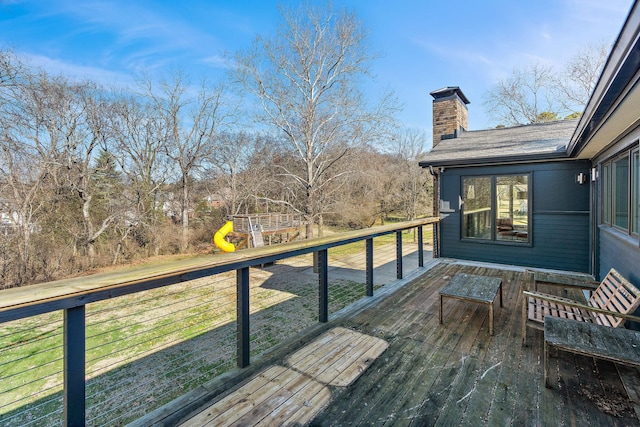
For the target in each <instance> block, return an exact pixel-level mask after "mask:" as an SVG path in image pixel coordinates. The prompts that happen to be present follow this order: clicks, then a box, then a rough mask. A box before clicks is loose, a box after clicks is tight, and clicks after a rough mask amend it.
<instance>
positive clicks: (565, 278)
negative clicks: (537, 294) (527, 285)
mask: <svg viewBox="0 0 640 427" xmlns="http://www.w3.org/2000/svg"><path fill="white" fill-rule="evenodd" d="M527 272H528V273H529V274H531V276H532V283H533V290H534V291H536V290H537V289H538V283H544V284H545V285H551V286H560V287H563V288H573V289H584V290H588V291H594V290H596V289H597V288H598V286H600V282H596V281H595V280H593V277H592V276H588V275H586V274H560V273H550V272H545V271H537V270H527Z"/></svg>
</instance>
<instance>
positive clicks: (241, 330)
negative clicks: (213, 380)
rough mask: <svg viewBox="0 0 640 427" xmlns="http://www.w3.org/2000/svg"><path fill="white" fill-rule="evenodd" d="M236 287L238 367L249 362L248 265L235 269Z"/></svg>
mask: <svg viewBox="0 0 640 427" xmlns="http://www.w3.org/2000/svg"><path fill="white" fill-rule="evenodd" d="M236 288H237V291H236V292H237V298H236V299H237V314H236V316H237V322H236V323H237V326H238V333H237V340H238V342H237V352H238V360H237V363H238V368H246V367H247V366H249V363H250V348H249V267H244V268H240V269H238V270H236Z"/></svg>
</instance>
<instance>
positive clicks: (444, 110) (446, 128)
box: [429, 86, 469, 147]
mask: <svg viewBox="0 0 640 427" xmlns="http://www.w3.org/2000/svg"><path fill="white" fill-rule="evenodd" d="M429 95H431V96H433V146H434V147H435V146H436V145H438V143H439V142H440V141H442V140H443V139H451V138H456V137H457V136H458V134H459V132H461V131H465V130H467V128H468V127H469V112H468V110H467V104H468V103H469V100H468V99H467V97H466V96H464V93H462V91H461V90H460V88H459V87H457V86H447V87H444V88H442V89H438V90H434V91H433V92H431V93H430V94H429Z"/></svg>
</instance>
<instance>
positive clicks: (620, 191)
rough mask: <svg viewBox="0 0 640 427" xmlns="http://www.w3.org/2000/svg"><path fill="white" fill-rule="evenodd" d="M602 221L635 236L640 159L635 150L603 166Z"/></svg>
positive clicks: (636, 231) (622, 154) (639, 203)
mask: <svg viewBox="0 0 640 427" xmlns="http://www.w3.org/2000/svg"><path fill="white" fill-rule="evenodd" d="M601 170H602V222H603V223H605V224H608V225H611V226H613V227H616V228H618V229H620V230H623V231H625V232H627V233H629V234H638V231H639V230H638V226H639V224H638V218H639V214H640V212H639V205H640V181H639V180H640V156H639V152H638V149H637V148H636V149H633V150H630V151H626V152H624V153H621V154H620V155H619V156H617V157H615V158H614V159H612V160H610V161H607V162H605V163H603V164H602V168H601Z"/></svg>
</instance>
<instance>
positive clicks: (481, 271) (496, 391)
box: [183, 261, 640, 426]
mask: <svg viewBox="0 0 640 427" xmlns="http://www.w3.org/2000/svg"><path fill="white" fill-rule="evenodd" d="M458 272H463V273H467V274H477V275H486V276H494V277H500V278H502V286H503V294H504V307H498V306H496V309H495V330H494V334H495V335H494V336H491V335H489V332H488V330H489V328H488V323H487V322H488V321H489V316H488V314H489V309H488V307H486V306H484V305H479V304H473V303H468V302H465V301H461V300H457V299H445V301H444V311H445V316H444V324H443V325H439V324H438V302H439V296H438V291H439V289H440V288H442V287H443V286H444V285H446V284H447V283H448V281H449V280H450V279H451V277H453V276H454V275H455V274H456V273H458ZM527 280H529V278H528V276H527V275H525V274H524V273H522V272H519V271H510V270H499V269H495V268H487V267H482V266H481V267H478V266H472V265H462V264H458V263H447V262H442V261H441V262H439V263H437V264H436V265H435V266H434V267H433V268H431V269H430V270H429V271H427V272H426V273H424V274H423V275H422V276H420V278H419V279H417V280H414V281H413V282H412V283H409V284H407V285H405V286H404V287H402V288H401V289H399V290H398V291H396V292H395V293H393V294H392V295H390V296H388V297H387V298H386V299H384V300H383V301H381V302H379V303H377V304H375V305H374V306H373V307H371V308H369V309H366V310H364V311H362V312H360V313H358V314H354V315H352V316H350V317H348V318H343V319H340V320H335V321H332V322H330V323H329V324H327V325H326V328H324V329H325V330H324V331H321V332H323V333H325V334H326V333H332V332H327V331H335V330H336V329H338V330H341V331H344V329H340V328H345V329H347V330H351V331H354V332H356V333H357V334H359V335H358V337H359V338H358V339H357V340H362V342H365V341H367V340H369V339H368V338H366V337H373V338H375V339H374V340H373V341H368V342H370V343H371V346H374V345H377V346H378V348H382V349H383V352H382V353H381V354H379V355H378V356H376V357H375V358H370V359H368V360H367V361H366V363H364V364H363V360H362V358H359V357H353V363H360V365H359V366H360V367H359V369H358V370H359V377H357V379H354V380H352V381H353V382H351V383H349V381H343V382H334V381H332V380H327V379H326V378H324V379H322V380H318V381H319V382H320V383H319V384H318V385H316V386H315V387H316V388H315V389H314V390H318V394H317V396H312V395H309V394H307V395H301V397H300V398H299V399H297V400H295V399H294V400H290V401H291V402H294V403H293V405H296V404H297V405H298V406H297V407H296V408H292V407H288V408H287V411H283V410H282V408H280V410H278V408H277V407H270V408H269V411H265V410H264V408H265V407H264V406H261V404H260V401H259V399H262V400H265V397H264V394H263V393H255V394H254V395H252V396H249V395H247V394H245V395H244V396H245V400H242V399H240V400H238V398H237V396H238V394H237V393H238V392H239V390H244V391H245V392H246V390H247V387H249V388H251V387H254V386H255V384H256V383H255V381H263V382H264V376H265V375H272V376H274V375H280V374H281V372H280V371H278V369H291V370H293V372H294V374H299V375H301V377H294V376H292V377H290V378H289V379H288V381H293V383H295V384H296V388H295V389H291V388H288V389H287V387H286V386H285V387H284V389H287V390H288V391H289V394H291V395H295V394H296V393H297V391H296V390H301V393H309V390H310V388H309V387H311V385H310V384H308V383H307V382H305V381H308V380H309V379H310V378H311V379H315V378H317V375H316V374H315V373H314V374H311V373H309V372H307V371H305V370H304V369H301V368H299V367H298V368H295V366H294V365H295V364H294V363H293V362H292V360H298V359H300V358H301V355H305V354H311V353H316V354H318V355H320V356H318V358H317V361H316V362H309V361H306V362H304V365H305V366H315V365H317V364H322V363H323V360H324V359H325V358H327V357H329V356H328V355H327V354H328V353H327V351H328V352H329V353H331V351H329V350H326V351H325V350H322V348H323V346H317V341H312V340H310V342H311V344H310V343H309V342H307V343H306V346H304V345H303V346H300V348H299V349H296V350H295V351H292V353H293V354H291V355H290V356H283V357H282V358H281V359H280V360H274V361H273V364H272V365H270V366H268V367H267V368H265V369H263V370H261V371H260V372H261V373H256V375H254V376H253V377H252V378H249V379H247V380H246V381H244V382H243V383H242V384H238V385H237V386H235V387H233V388H229V389H228V390H226V391H224V392H222V393H218V395H217V397H216V398H215V399H213V400H211V401H210V402H207V404H206V405H204V406H203V407H201V408H200V409H198V410H194V411H192V413H191V421H190V422H189V421H188V420H184V419H183V421H186V422H187V423H190V424H191V425H197V424H202V423H198V422H197V421H198V419H200V420H202V419H203V417H204V418H206V415H207V413H212V411H213V410H214V409H215V410H218V411H223V412H224V411H227V413H228V414H229V413H233V412H234V411H235V410H239V409H240V408H241V404H242V405H244V407H245V408H248V410H247V411H246V412H245V413H244V416H243V417H242V419H241V421H239V420H236V421H231V422H229V423H228V425H257V424H258V423H261V425H282V424H287V422H290V423H291V424H294V423H306V424H308V425H312V426H342V425H362V426H378V425H393V426H397V425H414V426H431V425H439V426H451V425H469V426H478V425H500V426H505V425H513V426H520V425H541V426H556V425H577V426H581V425H608V426H617V425H619V426H629V425H640V422H639V421H638V417H637V415H636V413H637V404H636V402H637V394H638V393H640V375H639V371H638V370H637V369H635V368H628V367H622V366H616V365H614V364H613V363H610V362H604V361H596V360H594V359H592V358H589V357H585V356H580V355H575V354H570V353H563V352H559V353H558V357H552V358H551V364H550V372H551V375H550V377H551V378H550V383H551V386H552V388H550V389H549V388H545V386H544V370H543V365H542V363H543V340H542V331H538V330H531V329H530V330H529V336H528V339H527V342H528V346H526V347H525V346H522V345H521V343H522V328H521V326H522V316H521V306H520V304H521V299H522V296H521V287H522V285H523V284H525V283H526V281H527ZM324 336H326V335H324ZM321 337H322V336H321ZM321 337H320V338H317V337H316V338H315V339H320V340H321ZM363 337H364V338H363ZM357 340H356V339H353V340H351V341H357ZM314 342H315V343H316V344H314ZM325 342H326V343H327V346H329V343H330V342H331V340H328V341H326V340H325ZM383 342H384V344H381V343H383ZM309 345H316V347H315V348H314V350H313V351H309V350H308V348H309V347H308V346H309ZM387 346H388V347H387ZM305 347H306V348H307V350H305ZM384 347H386V349H385V348H384ZM327 348H329V347H327ZM323 351H325V352H324V353H323ZM360 354H361V353H360ZM334 356H335V354H334ZM345 357H346V356H345ZM334 359H336V360H340V358H335V357H334ZM344 360H347V359H344ZM342 366H343V367H342V369H345V370H346V369H349V367H350V366H352V365H351V364H350V363H343V364H342ZM274 370H275V371H274ZM351 370H352V371H353V368H351ZM260 375H262V377H261V379H257V378H259V377H260ZM291 375H293V374H291ZM302 377H304V378H305V381H302V380H301V378H302ZM621 377H622V378H623V379H624V381H622V380H621ZM252 382H253V385H251V384H252ZM240 387H244V389H241V388H240ZM234 393H236V395H235V396H236V397H234ZM312 394H313V393H312ZM261 395H262V398H260V397H259V396H261ZM234 399H235V400H234ZM266 400H268V399H266ZM295 402H298V403H295ZM216 405H217V406H216ZM216 408H217V409H216ZM284 412H287V413H294V414H298V415H297V418H293V417H292V418H290V419H289V418H286V417H283V415H282V414H283V413H284ZM251 414H254V415H255V417H252V415H251ZM301 414H302V415H305V416H306V418H305V417H303V416H301ZM194 417H195V418H194ZM198 417H201V418H198ZM215 425H224V423H222V424H221V423H216V424H215ZM298 425H299V424H298Z"/></svg>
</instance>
